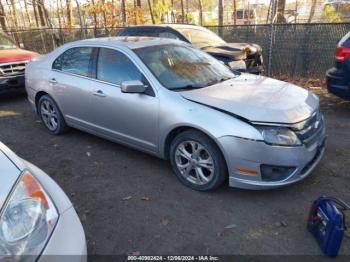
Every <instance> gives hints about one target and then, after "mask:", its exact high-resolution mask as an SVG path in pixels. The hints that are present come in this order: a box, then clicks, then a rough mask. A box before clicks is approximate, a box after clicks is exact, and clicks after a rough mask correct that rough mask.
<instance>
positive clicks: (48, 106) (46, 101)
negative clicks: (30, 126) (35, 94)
mask: <svg viewBox="0 0 350 262" xmlns="http://www.w3.org/2000/svg"><path fill="white" fill-rule="evenodd" d="M38 113H39V115H40V118H41V120H42V121H43V123H44V126H45V127H46V129H47V130H48V131H49V132H50V133H51V134H53V135H60V134H63V133H65V132H67V131H68V129H69V127H68V126H67V124H66V121H65V120H64V118H63V115H62V113H61V111H60V109H59V108H58V106H57V104H56V102H55V101H54V100H53V99H52V98H51V97H50V96H49V95H43V96H42V97H40V99H39V101H38Z"/></svg>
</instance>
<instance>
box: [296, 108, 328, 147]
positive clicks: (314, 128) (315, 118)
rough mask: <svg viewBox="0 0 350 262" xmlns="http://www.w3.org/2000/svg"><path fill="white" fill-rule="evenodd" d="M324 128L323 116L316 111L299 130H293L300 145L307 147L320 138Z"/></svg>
mask: <svg viewBox="0 0 350 262" xmlns="http://www.w3.org/2000/svg"><path fill="white" fill-rule="evenodd" d="M324 127H325V126H324V120H323V116H322V114H321V112H320V111H319V110H317V111H316V112H315V113H314V114H313V115H312V116H311V117H310V118H309V119H307V120H306V121H305V123H304V124H303V126H302V127H301V128H300V129H298V130H295V133H296V134H297V136H298V137H299V139H300V140H301V141H302V143H303V144H305V145H306V146H307V147H309V146H311V145H313V144H314V143H316V142H317V141H319V140H320V139H321V138H322V135H323V132H324Z"/></svg>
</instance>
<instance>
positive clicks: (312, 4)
mask: <svg viewBox="0 0 350 262" xmlns="http://www.w3.org/2000/svg"><path fill="white" fill-rule="evenodd" d="M316 4H317V0H312V3H311V9H310V14H309V19H308V20H307V22H308V23H311V21H312V18H313V17H314V15H315V10H316Z"/></svg>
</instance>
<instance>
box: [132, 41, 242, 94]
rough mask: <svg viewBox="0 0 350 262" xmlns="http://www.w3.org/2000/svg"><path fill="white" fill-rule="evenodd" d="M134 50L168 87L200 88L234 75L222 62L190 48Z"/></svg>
mask: <svg viewBox="0 0 350 262" xmlns="http://www.w3.org/2000/svg"><path fill="white" fill-rule="evenodd" d="M134 51H135V52H136V54H137V55H138V56H139V57H140V58H141V60H142V61H143V62H144V63H145V65H146V66H147V67H148V68H149V69H150V70H151V71H152V73H153V74H154V75H155V77H156V78H157V79H158V80H159V82H160V83H161V84H162V85H163V86H164V87H166V88H168V89H170V90H179V89H182V90H184V89H185V90H189V89H194V88H202V87H206V86H210V85H214V84H216V83H219V82H222V81H225V80H228V79H230V78H233V77H235V75H234V74H233V73H232V72H231V70H230V69H229V68H227V67H226V66H225V65H224V64H222V63H221V62H219V61H218V60H216V59H215V58H213V57H212V56H210V55H208V54H207V53H205V52H203V51H201V50H198V49H196V48H194V47H190V46H182V45H159V46H150V47H144V48H139V49H135V50H134Z"/></svg>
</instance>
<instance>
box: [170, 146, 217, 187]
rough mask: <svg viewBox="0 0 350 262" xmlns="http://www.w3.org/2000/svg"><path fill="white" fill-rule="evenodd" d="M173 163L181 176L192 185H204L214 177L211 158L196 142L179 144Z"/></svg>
mask: <svg viewBox="0 0 350 262" xmlns="http://www.w3.org/2000/svg"><path fill="white" fill-rule="evenodd" d="M175 163H176V166H177V168H178V170H179V171H180V173H181V175H182V176H183V177H184V178H185V179H187V180H188V181H189V182H191V183H193V184H196V185H204V184H207V183H209V182H210V181H211V180H212V179H213V177H214V172H215V168H214V161H213V158H212V156H211V155H210V153H209V151H208V150H207V149H206V148H205V147H204V146H203V145H202V144H200V143H198V142H197V141H192V140H190V141H184V142H182V143H180V144H179V145H178V146H177V148H176V151H175Z"/></svg>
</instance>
